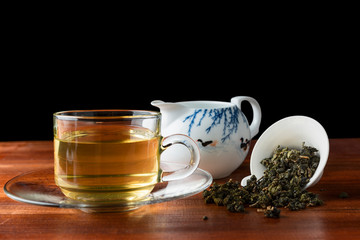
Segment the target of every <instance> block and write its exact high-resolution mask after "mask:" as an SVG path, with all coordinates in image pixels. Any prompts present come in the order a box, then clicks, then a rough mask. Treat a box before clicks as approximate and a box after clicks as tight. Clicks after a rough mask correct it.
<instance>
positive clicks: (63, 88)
mask: <svg viewBox="0 0 360 240" xmlns="http://www.w3.org/2000/svg"><path fill="white" fill-rule="evenodd" d="M159 71H160V69H159ZM204 71H206V70H204ZM272 74H274V75H275V73H272ZM175 75H176V74H173V75H171V74H170V73H169V75H166V76H158V75H156V74H149V75H142V76H135V77H134V76H130V75H128V76H122V74H121V73H119V74H118V75H114V76H102V75H101V74H100V75H97V76H92V77H90V76H89V75H87V76H88V77H86V78H71V77H70V76H64V77H61V78H59V79H52V77H51V76H49V77H48V79H45V78H42V80H41V81H40V80H36V79H32V80H29V81H26V82H25V83H22V82H18V81H15V82H14V83H12V84H10V85H7V86H6V87H4V88H3V93H2V94H1V96H0V97H1V103H2V109H1V117H0V140H1V141H13V140H50V139H52V114H53V113H54V112H56V111H62V110H74V109H149V110H157V108H155V107H153V106H151V105H150V102H151V101H152V100H156V99H159V100H163V101H174V102H175V101H184V100H218V101H230V99H231V98H232V97H234V96H241V95H247V96H252V97H254V98H255V99H257V101H258V102H259V104H260V106H261V109H262V123H261V127H260V133H259V134H258V135H257V136H256V138H257V137H259V135H260V134H261V133H262V132H263V131H264V130H265V129H266V128H267V127H269V126H270V125H271V124H272V123H274V122H276V121H277V120H280V119H281V118H284V117H287V116H291V115H306V116H309V117H312V118H314V119H316V120H317V121H319V122H320V123H321V124H322V125H323V126H324V128H325V130H326V131H327V133H328V135H329V137H330V138H345V137H360V134H359V120H358V113H357V112H358V111H357V109H358V106H357V105H358V104H357V102H358V100H357V90H356V91H354V89H357V87H358V86H356V85H355V83H354V84H352V83H350V82H349V81H345V80H339V79H335V78H332V80H331V81H330V80H329V79H306V77H305V76H302V77H299V78H293V77H287V76H286V77H284V76H283V77H282V78H280V77H279V76H271V77H267V76H266V75H263V76H262V77H253V76H248V77H244V76H242V74H241V73H239V74H237V75H232V76H229V75H227V74H223V73H219V74H217V75H213V76H209V74H207V75H206V76H204V77H201V76H199V75H196V76H193V75H191V73H186V74H180V75H179V76H175ZM270 75H271V73H270ZM243 111H244V112H245V115H246V116H247V117H248V119H251V118H252V116H251V109H250V106H249V105H247V104H244V105H243Z"/></svg>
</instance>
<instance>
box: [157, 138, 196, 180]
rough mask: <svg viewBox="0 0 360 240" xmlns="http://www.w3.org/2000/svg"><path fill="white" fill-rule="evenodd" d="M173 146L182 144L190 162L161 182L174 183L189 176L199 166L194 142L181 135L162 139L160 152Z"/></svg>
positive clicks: (164, 177)
mask: <svg viewBox="0 0 360 240" xmlns="http://www.w3.org/2000/svg"><path fill="white" fill-rule="evenodd" d="M174 144H182V145H184V146H185V147H187V148H188V149H189V151H190V155H191V158H190V162H189V164H188V165H186V166H185V167H184V168H181V169H178V170H176V171H174V172H173V173H171V174H170V175H167V176H163V177H162V181H166V182H167V181H174V180H179V179H183V178H186V177H188V176H190V175H191V174H192V173H193V172H194V171H195V170H196V169H197V167H198V166H199V163H200V151H199V148H198V146H197V145H196V143H195V142H194V140H192V139H191V138H190V137H188V136H186V135H183V134H174V135H170V136H167V137H165V138H163V140H162V142H161V150H162V152H163V151H165V150H166V149H167V148H169V147H170V146H172V145H174Z"/></svg>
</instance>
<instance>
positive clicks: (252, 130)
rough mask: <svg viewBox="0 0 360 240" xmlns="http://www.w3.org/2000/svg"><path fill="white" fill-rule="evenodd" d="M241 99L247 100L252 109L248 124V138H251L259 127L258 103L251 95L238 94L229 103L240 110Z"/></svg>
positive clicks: (259, 112)
mask: <svg viewBox="0 0 360 240" xmlns="http://www.w3.org/2000/svg"><path fill="white" fill-rule="evenodd" d="M242 101H248V102H249V103H250V105H251V108H252V110H253V120H252V122H251V124H250V138H251V139H252V138H253V137H254V136H255V135H256V134H258V132H259V127H260V123H261V108H260V105H259V103H258V102H257V101H256V100H255V99H254V98H252V97H247V96H239V97H233V98H232V99H231V103H234V104H236V105H237V106H238V107H239V108H240V110H241V103H242Z"/></svg>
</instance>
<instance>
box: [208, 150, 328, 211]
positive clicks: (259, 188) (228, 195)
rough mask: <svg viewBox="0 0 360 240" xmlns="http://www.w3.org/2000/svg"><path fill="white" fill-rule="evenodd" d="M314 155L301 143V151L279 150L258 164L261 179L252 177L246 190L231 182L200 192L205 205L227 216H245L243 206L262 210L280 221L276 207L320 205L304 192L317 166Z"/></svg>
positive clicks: (319, 201) (295, 208) (312, 195)
mask: <svg viewBox="0 0 360 240" xmlns="http://www.w3.org/2000/svg"><path fill="white" fill-rule="evenodd" d="M317 151H318V150H317V149H316V148H313V147H310V146H305V144H304V143H303V145H302V149H301V150H297V149H290V148H288V147H280V146H278V147H277V148H276V149H275V150H274V152H273V155H272V157H270V158H265V159H263V160H262V161H261V164H262V165H264V166H265V167H266V170H265V171H264V176H263V177H261V178H260V179H257V178H256V177H255V175H253V176H251V178H250V179H249V180H248V181H247V185H246V186H245V187H242V186H241V185H240V183H239V182H238V181H233V180H232V179H230V180H229V181H228V182H226V183H224V184H217V183H216V182H214V183H213V184H212V185H211V186H210V188H209V189H207V190H204V191H203V197H204V199H205V203H214V204H216V205H218V206H226V208H227V209H228V210H229V211H230V212H244V211H245V206H249V207H256V208H261V209H265V211H264V215H265V216H266V217H279V214H280V210H279V209H278V208H279V207H285V208H288V209H290V210H301V209H304V208H306V207H310V206H319V205H322V204H323V201H322V200H320V199H319V198H318V195H316V194H314V193H311V192H308V191H306V190H304V189H303V188H304V186H305V185H306V184H307V183H308V182H309V180H310V178H311V177H312V176H313V175H314V173H315V170H316V168H317V167H318V165H319V161H320V157H319V156H318V155H317V154H316V152H317Z"/></svg>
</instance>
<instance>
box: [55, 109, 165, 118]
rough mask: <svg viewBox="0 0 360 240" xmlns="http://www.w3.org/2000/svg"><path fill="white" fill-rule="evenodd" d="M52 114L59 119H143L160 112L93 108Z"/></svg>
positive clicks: (155, 115)
mask: <svg viewBox="0 0 360 240" xmlns="http://www.w3.org/2000/svg"><path fill="white" fill-rule="evenodd" d="M53 116H54V117H55V118H57V119H60V120H77V119H87V120H96V119H113V120H116V119H144V118H157V117H160V116H161V113H160V112H156V111H150V110H131V109H95V110H67V111H59V112H55V113H54V114H53Z"/></svg>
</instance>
